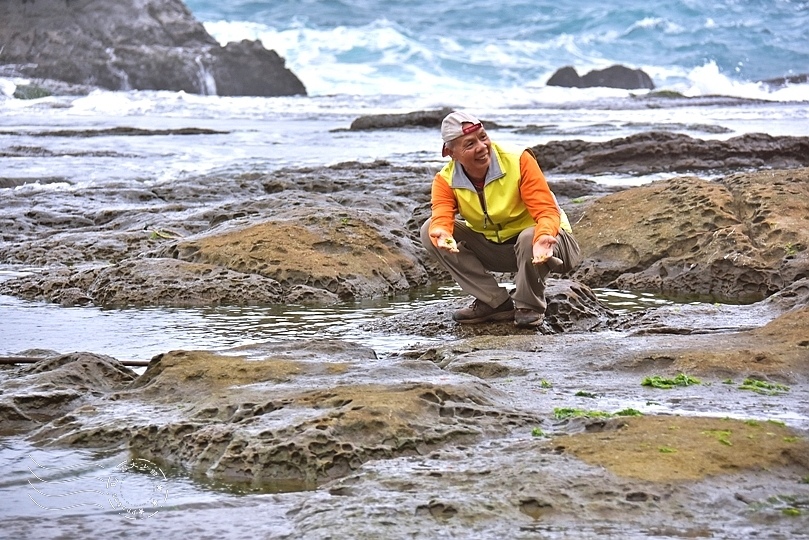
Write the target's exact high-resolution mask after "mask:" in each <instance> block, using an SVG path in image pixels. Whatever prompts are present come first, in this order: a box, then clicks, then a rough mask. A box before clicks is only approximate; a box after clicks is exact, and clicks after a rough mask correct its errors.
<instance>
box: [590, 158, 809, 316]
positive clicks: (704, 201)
mask: <svg viewBox="0 0 809 540" xmlns="http://www.w3.org/2000/svg"><path fill="white" fill-rule="evenodd" d="M806 201H809V169H796V170H794V171H772V172H769V171H766V172H761V173H756V174H738V175H733V176H728V177H725V178H723V179H720V180H717V181H714V182H711V181H706V180H701V179H698V178H694V177H680V178H674V179H671V180H665V181H658V182H654V183H652V184H648V185H645V186H640V187H637V188H632V189H629V190H625V191H623V192H620V193H617V194H614V195H608V196H606V197H603V198H601V199H599V200H597V201H595V202H594V203H593V205H592V206H590V207H589V209H588V210H587V211H586V212H585V214H584V216H583V218H582V219H581V220H580V221H579V222H578V223H577V225H576V238H577V240H578V241H579V244H580V245H581V247H582V255H583V258H584V262H583V263H582V265H581V266H580V267H579V268H578V269H577V270H576V272H575V273H574V277H575V279H577V280H579V281H582V282H584V283H587V284H588V285H590V286H609V287H616V288H620V289H629V290H646V291H656V292H661V293H665V294H670V295H681V296H687V295H694V296H700V297H703V298H713V299H717V300H724V301H743V302H744V301H747V302H750V301H756V300H761V299H763V298H765V297H767V296H769V295H771V294H773V293H775V292H776V291H779V290H781V289H782V288H784V287H785V286H787V285H788V284H790V283H792V282H794V281H796V280H798V279H801V278H803V277H806V276H809V255H808V254H809V251H807V246H809V235H808V234H807V229H806V226H805V223H804V222H805V219H804V217H802V216H806V215H809V206H807V204H809V203H807V202H806Z"/></svg>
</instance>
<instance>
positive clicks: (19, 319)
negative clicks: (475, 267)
mask: <svg viewBox="0 0 809 540" xmlns="http://www.w3.org/2000/svg"><path fill="white" fill-rule="evenodd" d="M594 292H595V293H596V295H597V296H598V298H599V299H600V300H601V301H602V302H603V303H604V304H605V305H607V306H608V307H610V308H612V309H614V310H616V311H619V312H620V311H634V310H639V309H647V308H653V307H658V306H661V305H666V304H671V303H673V302H672V301H671V300H668V299H666V298H662V297H660V296H657V295H653V294H649V293H635V292H630V291H620V290H614V289H605V288H601V289H594ZM462 295H463V293H462V292H461V290H460V289H459V288H458V287H457V286H454V285H451V286H449V285H448V286H438V287H432V288H424V289H418V290H414V291H412V292H411V293H409V294H407V295H401V296H394V297H388V298H378V299H369V300H362V301H357V302H345V303H340V304H336V305H333V306H318V307H307V306H300V305H275V306H265V307H257V306H248V307H237V306H218V307H209V308H155V307H151V308H136V309H135V308H133V309H104V308H96V307H75V308H65V307H60V306H57V305H54V304H47V303H42V302H29V301H24V300H20V299H17V298H14V297H10V296H0V347H1V348H2V350H0V354H4V355H16V354H22V353H23V352H24V351H26V350H30V349H45V350H51V351H56V352H58V353H68V352H73V351H89V352H96V353H99V354H107V355H109V356H113V357H115V358H118V359H121V360H149V359H150V358H151V357H153V356H154V355H156V354H160V353H163V352H166V351H170V350H175V349H213V350H217V349H225V348H231V347H236V346H243V345H250V344H255V343H259V342H267V341H273V340H278V341H289V340H308V339H314V338H334V339H345V340H348V341H354V342H357V343H360V344H363V345H366V346H369V347H371V348H373V349H374V350H375V351H376V352H377V354H378V355H380V356H385V355H388V354H390V353H392V352H395V351H398V350H402V349H403V348H406V347H408V346H412V345H413V344H414V343H429V342H431V341H435V340H433V339H429V338H425V337H423V336H411V335H392V334H380V333H373V332H369V331H366V330H363V328H362V327H363V326H364V325H365V324H366V323H369V322H371V321H373V320H375V319H378V318H380V317H387V316H390V315H396V314H400V313H406V312H408V311H411V310H413V309H417V308H421V307H424V306H427V305H430V304H433V303H438V302H442V301H445V300H447V299H450V298H454V297H458V296H462Z"/></svg>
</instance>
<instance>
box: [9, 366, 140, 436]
mask: <svg viewBox="0 0 809 540" xmlns="http://www.w3.org/2000/svg"><path fill="white" fill-rule="evenodd" d="M135 377H136V374H135V373H134V372H133V371H132V370H130V369H129V368H126V367H124V366H123V365H122V364H121V363H120V362H118V361H117V360H116V359H115V358H112V357H109V356H104V355H99V354H93V353H86V352H78V353H71V354H63V355H56V356H48V357H45V358H43V359H42V360H40V361H38V362H37V363H35V364H30V365H23V366H19V367H14V368H7V369H4V370H2V371H1V372H0V381H2V391H0V421H1V422H0V425H2V427H1V428H0V431H2V433H3V434H10V433H14V432H25V431H29V430H31V429H33V428H35V427H38V426H41V425H43V424H46V423H48V422H50V421H51V420H54V419H59V418H62V417H63V416H65V415H67V414H69V413H70V412H71V411H73V410H75V409H76V408H79V407H81V406H82V405H85V404H89V403H92V402H94V401H95V400H96V399H97V398H98V397H99V396H101V395H104V394H106V393H108V392H111V391H114V390H116V389H118V388H121V387H123V386H125V385H126V384H129V383H130V382H131V381H133V380H134V379H135Z"/></svg>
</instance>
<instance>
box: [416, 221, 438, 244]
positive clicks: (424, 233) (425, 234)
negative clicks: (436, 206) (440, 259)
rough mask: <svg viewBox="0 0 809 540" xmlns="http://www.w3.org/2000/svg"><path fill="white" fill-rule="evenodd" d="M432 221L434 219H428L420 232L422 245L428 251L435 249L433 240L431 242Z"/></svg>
mask: <svg viewBox="0 0 809 540" xmlns="http://www.w3.org/2000/svg"><path fill="white" fill-rule="evenodd" d="M431 221H432V218H427V220H426V221H425V222H424V223H423V224H422V226H421V231H420V232H419V237H420V238H421V243H422V245H424V247H425V248H427V249H430V248H432V247H434V246H433V242H432V240H430V222H431Z"/></svg>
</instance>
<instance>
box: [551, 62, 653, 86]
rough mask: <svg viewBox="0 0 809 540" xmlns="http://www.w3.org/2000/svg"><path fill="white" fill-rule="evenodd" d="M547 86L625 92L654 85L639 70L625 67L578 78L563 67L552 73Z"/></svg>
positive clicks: (596, 71)
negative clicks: (601, 88)
mask: <svg viewBox="0 0 809 540" xmlns="http://www.w3.org/2000/svg"><path fill="white" fill-rule="evenodd" d="M546 84H547V85H548V86H563V87H565V88H593V87H598V86H601V87H606V88H623V89H625V90H635V89H649V90H653V89H654V87H655V85H654V83H653V82H652V78H651V77H649V75H647V74H646V72H644V71H643V70H640V69H631V68H628V67H626V66H621V65H615V66H610V67H608V68H606V69H596V70H593V71H590V72H589V73H587V74H586V75H584V76H579V74H578V72H577V71H576V69H575V68H574V67H572V66H565V67H563V68H560V69H558V70H557V71H556V73H554V74H553V75H552V76H551V78H550V79H548V82H547V83H546Z"/></svg>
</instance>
